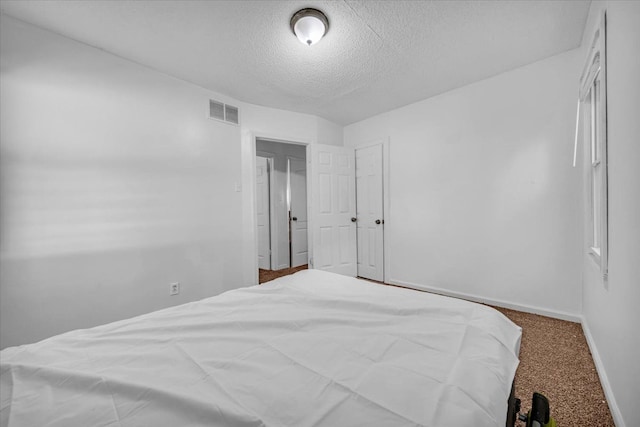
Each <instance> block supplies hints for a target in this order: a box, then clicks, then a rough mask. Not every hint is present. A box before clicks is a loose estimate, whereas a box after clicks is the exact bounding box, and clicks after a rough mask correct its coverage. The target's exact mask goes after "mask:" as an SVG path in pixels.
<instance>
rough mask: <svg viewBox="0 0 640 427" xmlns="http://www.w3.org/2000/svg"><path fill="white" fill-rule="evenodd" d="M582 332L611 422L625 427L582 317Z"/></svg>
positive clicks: (594, 344) (598, 354) (589, 332)
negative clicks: (605, 399)
mask: <svg viewBox="0 0 640 427" xmlns="http://www.w3.org/2000/svg"><path fill="white" fill-rule="evenodd" d="M582 331H583V332H584V336H585V338H586V339H587V345H589V350H591V356H592V357H593V363H594V364H595V365H596V371H597V372H598V377H599V378H600V384H602V390H604V395H605V397H606V398H607V403H608V404H609V410H610V411H611V416H612V417H613V422H614V423H615V424H616V427H626V424H625V423H624V419H622V413H621V412H620V408H618V404H617V403H616V399H615V396H614V395H613V390H612V389H611V384H609V379H608V378H607V372H606V371H605V370H604V364H603V363H602V359H601V358H600V353H598V347H596V343H595V341H594V340H593V335H591V330H590V329H589V324H588V323H587V319H585V318H584V317H582Z"/></svg>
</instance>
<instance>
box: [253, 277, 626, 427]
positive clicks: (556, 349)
mask: <svg viewBox="0 0 640 427" xmlns="http://www.w3.org/2000/svg"><path fill="white" fill-rule="evenodd" d="M306 268H307V266H306V265H304V266H302V267H297V268H289V269H285V270H278V271H269V270H260V283H264V282H268V281H269V280H273V279H276V278H278V277H281V276H286V275H288V274H293V273H295V272H296V271H300V270H304V269H306ZM494 308H496V309H497V310H499V311H500V312H502V313H503V314H504V315H505V316H507V317H508V318H509V319H511V321H513V322H514V323H515V324H517V325H519V326H520V327H522V342H521V345H520V366H519V367H518V371H517V372H516V397H518V398H520V399H521V400H522V410H521V412H522V413H526V412H528V411H529V409H530V408H531V396H532V395H533V392H534V391H537V392H538V393H542V394H544V395H545V396H546V397H547V398H548V399H549V404H550V406H551V416H552V417H553V418H554V419H555V420H556V423H557V425H558V427H574V426H575V427H578V426H580V427H582V426H589V427H615V424H614V423H613V419H612V418H611V412H610V411H609V406H608V405H607V401H606V400H605V397H604V392H603V391H602V386H601V384H600V380H599V378H598V373H597V372H596V369H595V365H594V363H593V358H592V356H591V352H590V351H589V347H588V346H587V341H586V339H585V337H584V333H583V332H582V327H581V326H580V324H578V323H573V322H567V321H564V320H558V319H552V318H550V317H544V316H539V315H536V314H530V313H523V312H521V311H515V310H509V309H506V308H500V307H494ZM516 425H517V426H520V427H523V426H524V423H523V422H521V421H518V422H517V423H516Z"/></svg>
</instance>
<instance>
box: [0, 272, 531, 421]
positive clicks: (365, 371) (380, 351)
mask: <svg viewBox="0 0 640 427" xmlns="http://www.w3.org/2000/svg"><path fill="white" fill-rule="evenodd" d="M520 337H521V330H520V328H519V327H518V326H516V325H515V324H513V323H512V322H511V321H510V320H508V319H507V318H506V317H505V316H504V315H502V314H501V313H499V312H498V311H496V310H494V309H492V308H490V307H486V306H483V305H479V304H474V303H470V302H466V301H462V300H458V299H453V298H447V297H443V296H438V295H433V294H429V293H425V292H418V291H413V290H409V289H403V288H397V287H392V286H384V285H380V284H375V283H370V282H367V281H364V280H360V279H355V278H351V277H345V276H339V275H336V274H332V273H327V272H323V271H319V270H308V271H302V272H299V273H296V274H294V275H292V276H286V277H283V278H280V279H277V280H275V281H272V282H268V283H266V284H264V285H259V286H253V287H248V288H242V289H237V290H233V291H229V292H226V293H224V294H221V295H218V296H215V297H212V298H207V299H204V300H201V301H197V302H192V303H188V304H184V305H180V306H176V307H172V308H168V309H164V310H160V311H156V312H153V313H149V314H145V315H142V316H138V317H135V318H132V319H127V320H123V321H118V322H114V323H110V324H107V325H103V326H99V327H95V328H91V329H84V330H76V331H72V332H68V333H65V334H62V335H58V336H55V337H52V338H49V339H46V340H44V341H41V342H38V343H35V344H29V345H25V346H20V347H11V348H7V349H5V350H3V351H2V352H0V364H1V371H0V383H1V389H0V392H1V407H0V421H1V424H2V426H65V427H70V426H82V427H85V426H229V427H235V426H243V427H244V426H296V427H303V426H396V427H397V426H433V427H449V426H451V427H453V426H455V427H461V426H474V427H478V426H491V427H495V426H504V425H505V422H506V418H507V401H508V398H509V395H510V392H511V388H512V383H513V379H514V376H515V371H516V368H517V365H518V352H519V346H520Z"/></svg>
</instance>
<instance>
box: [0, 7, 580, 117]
mask: <svg viewBox="0 0 640 427" xmlns="http://www.w3.org/2000/svg"><path fill="white" fill-rule="evenodd" d="M589 3H590V2H589V1H576V0H570V1H364V0H341V1H318V0H311V1H304V2H301V1H275V0H274V1H184V0H183V1H4V0H3V1H2V3H1V9H2V12H3V13H6V14H7V15H10V16H13V17H16V18H18V19H21V20H24V21H26V22H30V23H33V24H35V25H38V26H40V27H43V28H46V29H49V30H52V31H54V32H56V33H59V34H63V35H65V36H68V37H71V38H73V39H76V40H79V41H82V42H84V43H87V44H90V45H92V46H96V47H98V48H101V49H104V50H106V51H109V52H112V53H114V54H117V55H119V56H122V57H124V58H128V59H131V60H133V61H135V62H138V63H140V64H144V65H147V66H149V67H152V68H154V69H157V70H159V71H162V72H164V73H167V74H170V75H173V76H176V77H179V78H181V79H183V80H187V81H190V82H193V83H195V84H198V85H200V86H203V87H205V88H208V89H211V90H213V91H216V92H220V93H223V94H226V95H229V96H231V97H234V98H236V99H239V100H241V101H245V102H249V103H253V104H258V105H264V106H269V107H275V108H282V109H285V110H292V111H298V112H303V113H310V114H315V115H318V116H321V117H324V118H326V119H329V120H332V121H334V122H336V123H340V124H349V123H353V122H355V121H358V120H361V119H364V118H367V117H371V116H373V115H375V114H378V113H382V112H384V111H388V110H391V109H394V108H397V107H399V106H402V105H406V104H410V103H412V102H415V101H418V100H421V99H425V98H428V97H430V96H434V95H437V94H439V93H442V92H446V91H448V90H451V89H454V88H456V87H460V86H463V85H466V84H469V83H472V82H475V81H478V80H481V79H484V78H487V77H489V76H492V75H496V74H499V73H501V72H504V71H507V70H510V69H513V68H516V67H519V66H522V65H525V64H528V63H531V62H535V61H537V60H540V59H542V58H546V57H549V56H552V55H555V54H558V53H561V52H564V51H566V50H569V49H572V48H576V47H578V46H579V44H580V41H581V38H582V32H583V29H584V25H585V22H586V18H587V14H588V10H589ZM303 7H315V8H318V9H321V10H322V11H324V12H325V14H326V15H327V16H328V18H329V22H330V29H329V32H328V34H327V36H326V37H325V38H324V39H323V40H321V41H320V42H319V43H318V44H316V45H314V46H311V47H307V46H305V45H303V44H302V43H300V42H299V41H298V40H297V38H296V37H295V36H294V35H293V34H292V33H291V30H290V28H289V19H290V18H291V15H292V14H293V13H294V12H296V11H297V10H298V9H301V8H303Z"/></svg>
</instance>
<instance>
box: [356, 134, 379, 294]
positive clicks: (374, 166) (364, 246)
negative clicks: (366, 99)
mask: <svg viewBox="0 0 640 427" xmlns="http://www.w3.org/2000/svg"><path fill="white" fill-rule="evenodd" d="M382 192H383V187H382V144H379V145H373V146H371V147H365V148H358V149H356V206H357V215H356V217H357V218H358V221H357V222H356V224H357V225H358V226H357V229H358V231H357V234H358V276H360V277H364V278H367V279H371V280H378V281H380V282H382V281H383V280H384V270H383V265H384V250H383V247H384V244H383V239H384V217H383V197H382Z"/></svg>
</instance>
